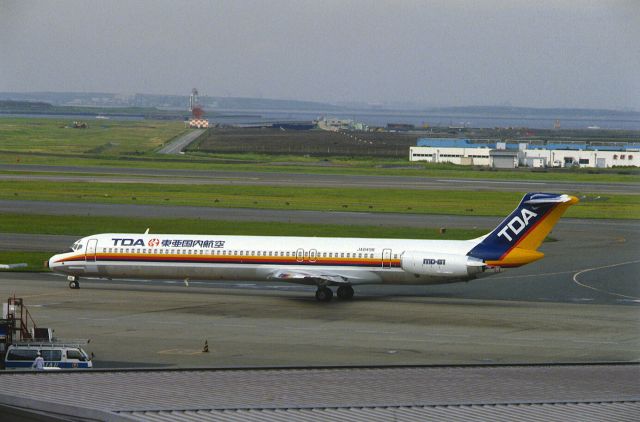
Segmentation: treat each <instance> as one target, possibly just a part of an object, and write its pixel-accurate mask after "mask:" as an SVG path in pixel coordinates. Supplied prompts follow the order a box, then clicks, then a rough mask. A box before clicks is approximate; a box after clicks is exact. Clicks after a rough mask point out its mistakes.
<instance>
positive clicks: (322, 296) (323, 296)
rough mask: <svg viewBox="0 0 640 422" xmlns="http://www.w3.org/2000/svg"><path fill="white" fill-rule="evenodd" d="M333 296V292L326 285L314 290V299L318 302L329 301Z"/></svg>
mask: <svg viewBox="0 0 640 422" xmlns="http://www.w3.org/2000/svg"><path fill="white" fill-rule="evenodd" d="M332 298H333V292H332V291H331V289H330V288H328V287H319V288H318V290H316V299H317V300H319V301H320V302H330V301H331V299H332Z"/></svg>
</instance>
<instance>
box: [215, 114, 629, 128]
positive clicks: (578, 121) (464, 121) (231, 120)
mask: <svg viewBox="0 0 640 422" xmlns="http://www.w3.org/2000/svg"><path fill="white" fill-rule="evenodd" d="M233 112H235V113H241V111H239V110H233V111H231V110H229V111H221V112H220V113H223V114H232V113H233ZM249 113H253V114H254V115H253V116H247V115H246V114H249ZM210 114H212V113H210ZM243 114H245V115H243V116H239V117H233V116H228V117H226V116H216V115H209V116H206V117H207V118H208V119H209V121H211V122H215V123H224V124H250V123H269V122H275V121H310V120H314V119H318V118H319V117H322V116H326V117H333V118H339V119H351V120H354V121H357V122H363V123H366V124H367V125H369V126H382V127H384V126H386V125H387V123H406V124H411V125H414V126H416V127H422V126H423V125H425V124H428V125H429V126H439V127H448V126H456V127H457V126H466V127H475V128H495V127H527V128H531V129H553V126H554V123H555V121H556V119H557V118H558V117H555V116H534V117H527V116H521V117H520V116H498V115H494V116H491V115H489V116H488V115H478V114H475V115H474V114H463V113H460V114H453V113H452V114H435V113H434V114H430V113H411V112H389V111H384V112H382V111H381V112H372V111H357V110H354V111H345V112H340V113H324V114H323V113H321V112H313V111H311V112H309V111H295V110H282V111H274V110H260V111H252V112H244V113H243ZM560 125H561V127H562V129H587V128H588V127H589V126H597V127H599V128H600V129H618V130H640V119H639V120H635V119H624V118H611V116H595V117H588V118H586V117H579V116H576V117H575V118H567V117H563V118H560Z"/></svg>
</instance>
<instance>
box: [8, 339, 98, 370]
mask: <svg viewBox="0 0 640 422" xmlns="http://www.w3.org/2000/svg"><path fill="white" fill-rule="evenodd" d="M38 352H40V353H41V354H42V357H43V359H44V367H45V369H77V368H93V362H91V358H90V357H89V355H87V352H85V351H84V350H83V349H82V347H80V346H79V345H77V344H56V343H19V344H12V345H11V346H9V348H8V349H7V353H6V355H5V358H4V367H5V369H30V368H31V367H32V366H33V362H34V361H35V360H36V357H37V356H38Z"/></svg>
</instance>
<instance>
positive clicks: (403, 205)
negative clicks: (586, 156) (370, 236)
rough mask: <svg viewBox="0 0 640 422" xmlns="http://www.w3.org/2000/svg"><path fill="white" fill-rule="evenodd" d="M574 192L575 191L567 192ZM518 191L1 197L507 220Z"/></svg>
mask: <svg viewBox="0 0 640 422" xmlns="http://www.w3.org/2000/svg"><path fill="white" fill-rule="evenodd" d="M567 193H571V192H567ZM521 198H522V193H518V192H478V191H435V190H434V191H430V190H429V191H426V190H425V191H421V190H385V189H362V188H339V187H335V188H300V187H277V186H227V185H162V184H144V183H131V184H117V183H116V184H109V183H80V182H78V183H57V182H47V181H0V199H20V200H41V201H66V202H94V203H112V204H150V205H189V206H205V207H224V208H258V209H289V210H318V211H366V212H400V213H418V214H451V215H471V216H506V215H507V214H508V213H509V212H511V211H512V210H513V209H514V208H515V207H516V205H517V204H518V202H519V201H520V199H521ZM595 198H596V197H594V196H587V197H586V198H584V200H582V201H581V202H580V203H579V204H577V205H575V206H573V207H571V208H570V209H569V211H568V213H567V215H568V216H569V217H576V218H620V219H637V218H640V196H639V195H609V196H606V197H604V196H601V197H597V198H598V199H595Z"/></svg>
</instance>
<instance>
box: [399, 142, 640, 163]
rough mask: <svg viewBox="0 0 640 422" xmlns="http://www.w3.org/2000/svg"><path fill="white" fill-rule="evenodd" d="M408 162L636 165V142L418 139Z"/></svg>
mask: <svg viewBox="0 0 640 422" xmlns="http://www.w3.org/2000/svg"><path fill="white" fill-rule="evenodd" d="M409 160H410V161H429V162H433V163H453V164H458V165H474V166H489V167H494V168H515V167H519V166H525V167H597V168H606V167H614V166H634V167H640V144H626V145H624V146H619V145H587V144H585V143H566V144H554V143H548V144H546V145H531V144H528V143H507V142H487V141H476V142H472V141H471V140H469V139H452V138H421V139H419V140H418V144H417V146H415V147H411V148H410V150H409Z"/></svg>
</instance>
